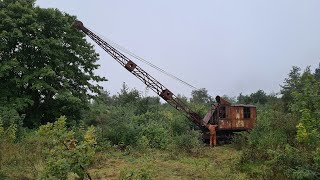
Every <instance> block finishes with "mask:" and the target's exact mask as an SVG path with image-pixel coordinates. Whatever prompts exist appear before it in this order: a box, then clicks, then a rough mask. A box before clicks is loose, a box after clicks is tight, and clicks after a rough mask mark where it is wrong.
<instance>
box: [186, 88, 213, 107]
mask: <svg viewBox="0 0 320 180" xmlns="http://www.w3.org/2000/svg"><path fill="white" fill-rule="evenodd" d="M191 96H192V97H191V99H190V102H192V103H197V104H210V103H212V102H213V99H212V97H211V96H210V95H209V94H208V90H206V89H205V88H201V89H197V90H193V91H192V92H191Z"/></svg>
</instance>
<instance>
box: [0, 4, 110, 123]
mask: <svg viewBox="0 0 320 180" xmlns="http://www.w3.org/2000/svg"><path fill="white" fill-rule="evenodd" d="M34 2H35V0H2V1H0V87H1V88H0V108H1V110H0V113H1V111H2V114H3V113H5V111H6V112H7V111H8V110H14V111H15V112H17V113H19V115H24V117H25V119H24V124H25V125H26V126H28V127H35V126H38V125H39V124H41V123H45V122H47V121H52V120H54V119H55V118H57V117H59V116H60V115H66V116H67V117H68V118H69V119H71V120H77V119H79V118H80V115H81V113H80V112H81V109H83V108H85V107H86V106H87V104H88V99H89V98H90V97H91V95H92V94H95V93H99V92H100V90H101V87H100V86H98V85H93V83H95V82H99V81H104V80H105V78H102V77H99V76H96V75H95V74H94V70H95V69H97V68H98V66H99V65H97V64H96V61H97V60H98V54H97V53H95V51H94V49H93V46H92V45H90V44H89V43H87V42H86V40H85V37H84V34H83V33H81V32H79V31H78V30H76V29H75V28H73V27H72V24H73V22H74V20H75V17H73V16H70V15H68V14H66V13H63V12H60V11H59V10H57V9H43V8H40V7H36V6H35V4H34Z"/></svg>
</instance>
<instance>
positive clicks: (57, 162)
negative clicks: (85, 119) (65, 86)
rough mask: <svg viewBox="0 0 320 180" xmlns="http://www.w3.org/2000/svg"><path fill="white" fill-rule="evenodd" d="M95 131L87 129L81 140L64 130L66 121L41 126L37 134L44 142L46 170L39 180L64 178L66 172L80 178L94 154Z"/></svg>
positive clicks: (63, 118) (90, 128) (60, 120)
mask: <svg viewBox="0 0 320 180" xmlns="http://www.w3.org/2000/svg"><path fill="white" fill-rule="evenodd" d="M94 131H95V129H94V128H93V127H89V128H88V129H87V131H85V132H84V133H82V134H81V136H80V137H76V136H75V134H76V133H75V132H74V131H73V130H68V129H67V127H66V118H65V117H60V118H59V119H58V120H57V121H56V122H55V123H48V124H47V125H43V126H40V129H39V131H38V133H39V135H40V137H41V138H42V139H41V140H42V141H44V142H45V147H44V151H45V154H46V163H45V167H44V169H43V171H42V174H41V176H40V178H41V179H55V178H58V179H67V177H68V174H69V173H75V174H77V175H78V176H79V177H80V178H83V177H84V176H85V174H86V173H87V169H88V167H89V165H90V163H91V161H92V158H93V157H94V155H95V144H96V138H95V134H94Z"/></svg>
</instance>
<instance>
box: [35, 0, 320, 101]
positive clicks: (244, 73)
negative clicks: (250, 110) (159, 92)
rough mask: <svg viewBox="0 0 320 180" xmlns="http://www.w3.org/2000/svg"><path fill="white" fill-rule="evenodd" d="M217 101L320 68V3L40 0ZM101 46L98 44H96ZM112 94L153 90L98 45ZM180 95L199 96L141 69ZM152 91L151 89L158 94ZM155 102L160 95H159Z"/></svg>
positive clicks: (304, 0)
mask: <svg viewBox="0 0 320 180" xmlns="http://www.w3.org/2000/svg"><path fill="white" fill-rule="evenodd" d="M37 4H38V5H39V6H40V7H43V8H48V7H50V8H58V9H60V10H61V11H64V12H66V13H69V14H71V15H75V16H77V17H78V19H79V20H81V21H82V22H83V23H84V24H85V26H87V27H88V28H90V29H92V30H94V31H95V32H98V33H99V34H101V35H103V36H104V37H107V38H109V39H111V40H113V41H114V42H117V43H118V44H120V45H122V46H124V47H126V48H127V49H128V50H130V51H132V52H133V53H135V54H137V55H139V56H141V57H143V58H145V59H147V60H148V61H150V62H152V63H153V64H155V65H157V66H159V67H161V68H162V69H164V70H166V71H167V72H170V73H172V74H174V75H176V76H178V77H180V78H181V79H183V80H185V81H187V82H188V83H190V84H192V85H194V86H196V87H198V88H206V89H207V90H208V91H209V94H210V95H212V96H216V95H225V94H226V95H229V96H236V95H238V94H239V93H241V92H242V93H243V94H249V93H252V92H255V91H257V90H259V89H262V90H264V91H266V92H267V93H270V92H278V91H279V90H280V87H279V85H280V84H282V82H283V80H284V78H286V77H287V74H288V73H289V71H290V70H291V67H292V66H293V65H295V66H299V67H302V68H305V67H306V66H308V65H311V66H312V67H313V68H315V67H317V66H318V64H319V62H320V1H319V0H219V1H218V0H201V1H191V0H161V1H151V0H135V1H132V0H126V1H122V0H116V1H115V0H112V1H111V0H105V1H101V0H100V1H99V0H90V1H79V0H68V1H66V0H38V1H37ZM93 44H94V43H93ZM96 50H97V52H98V53H99V54H100V61H99V64H101V66H100V68H99V70H98V71H97V73H98V74H99V75H102V76H105V77H106V78H107V79H108V80H109V81H107V82H105V83H102V85H103V87H105V89H106V90H108V91H110V92H111V93H112V94H115V93H116V92H118V91H119V90H120V88H121V85H122V83H123V82H126V83H127V84H128V85H129V87H131V88H136V89H138V90H140V91H142V92H143V93H144V92H145V86H144V84H143V83H142V82H140V81H139V80H137V79H136V78H135V77H134V76H133V75H131V74H130V73H128V72H127V71H126V70H125V69H124V68H122V67H121V66H120V65H119V64H117V62H115V61H114V60H113V59H112V58H111V57H109V56H108V55H107V54H106V53H105V52H104V51H102V50H101V49H100V48H99V47H98V46H96ZM136 63H137V64H138V65H139V66H141V67H142V68H144V69H145V71H147V72H149V73H150V74H151V75H152V76H154V77H155V78H156V79H158V81H160V82H161V83H163V84H164V85H165V86H166V87H168V88H169V89H170V90H171V91H173V92H174V93H175V94H178V93H180V94H183V95H186V96H190V92H191V90H192V89H190V88H188V87H186V86H185V85H181V84H179V83H178V82H176V81H175V80H173V79H171V78H168V77H166V76H165V75H162V74H161V73H159V72H157V71H155V70H153V69H152V68H150V67H148V66H145V65H144V64H142V63H141V62H139V61H137V62H136ZM150 91H151V90H150ZM148 94H149V95H155V94H153V93H152V92H149V93H148Z"/></svg>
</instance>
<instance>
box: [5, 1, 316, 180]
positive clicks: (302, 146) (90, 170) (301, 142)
mask: <svg viewBox="0 0 320 180" xmlns="http://www.w3.org/2000/svg"><path fill="white" fill-rule="evenodd" d="M75 19H76V17H75V16H71V15H69V14H67V13H63V12H61V11H59V10H58V9H44V8H40V7H37V6H35V0H27V1H26V0H2V1H0V179H23V180H24V179H90V177H91V178H93V179H320V66H319V67H316V68H315V70H314V71H313V70H312V68H311V67H307V68H306V69H305V70H303V71H302V70H301V69H300V68H299V67H293V68H292V70H291V71H290V73H289V74H288V77H287V78H286V79H285V80H284V83H283V85H282V86H281V91H280V92H277V93H273V94H267V93H265V92H264V91H263V90H257V91H256V92H253V93H251V94H248V95H243V94H241V93H240V92H239V93H240V94H239V96H237V97H228V96H224V98H226V99H228V100H229V101H230V102H232V103H240V104H253V105H256V106H257V116H258V117H257V123H256V124H255V127H254V129H252V130H251V131H249V132H242V133H240V134H238V135H237V136H236V137H235V139H234V141H233V143H232V144H231V145H224V146H219V147H216V148H213V149H210V148H208V147H206V146H205V145H204V144H203V142H202V139H201V132H200V130H199V128H198V127H197V126H196V125H195V124H193V123H192V122H191V121H190V120H189V119H187V118H186V117H185V116H184V115H183V114H182V113H181V112H178V111H177V110H176V109H174V108H172V107H171V106H169V104H167V103H163V102H161V101H160V98H159V97H146V96H143V93H141V92H139V91H137V90H136V89H130V88H129V87H127V86H126V84H125V83H124V84H123V87H122V88H121V90H120V92H119V93H118V94H115V95H110V94H109V93H108V91H107V90H105V89H103V88H102V87H101V86H100V85H99V84H100V83H101V81H106V78H104V77H100V76H97V75H95V73H94V72H96V70H97V69H98V67H99V65H98V64H97V63H96V62H97V61H98V54H97V53H96V52H95V50H94V47H93V46H92V45H91V44H90V43H88V42H87V40H86V38H85V35H84V34H83V33H82V32H80V31H79V30H77V29H76V28H74V27H73V26H72V24H73V23H74V21H75ZM252 83H254V82H252ZM177 97H178V98H179V99H180V100H181V101H183V102H184V103H185V104H186V105H187V106H188V107H189V108H190V109H192V110H193V111H194V112H195V113H197V114H199V116H202V117H203V116H204V115H205V113H206V112H207V111H208V109H209V108H210V106H211V105H212V104H213V103H215V102H214V98H212V96H210V95H209V94H208V91H207V90H206V89H204V88H202V89H197V90H194V91H192V93H191V97H190V98H188V97H185V96H183V95H179V94H177Z"/></svg>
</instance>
